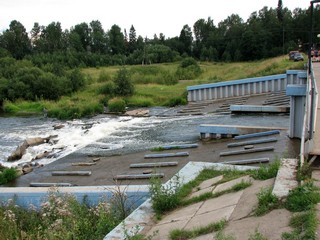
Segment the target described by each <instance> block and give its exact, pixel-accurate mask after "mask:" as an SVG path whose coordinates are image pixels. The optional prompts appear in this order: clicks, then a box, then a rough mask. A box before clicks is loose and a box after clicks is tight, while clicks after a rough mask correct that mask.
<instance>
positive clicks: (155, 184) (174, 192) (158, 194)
mask: <svg viewBox="0 0 320 240" xmlns="http://www.w3.org/2000/svg"><path fill="white" fill-rule="evenodd" d="M179 188H180V182H179V177H178V176H175V180H174V181H171V182H170V183H169V184H167V185H162V184H161V180H160V179H159V178H154V179H152V180H151V184H150V188H149V191H150V195H151V200H152V208H153V210H154V211H155V213H156V215H157V216H158V218H160V215H161V214H163V213H165V212H168V211H170V210H172V209H174V208H176V207H178V206H179V203H180V198H179V195H178V192H179Z"/></svg>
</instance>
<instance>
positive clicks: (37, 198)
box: [0, 186, 149, 208]
mask: <svg viewBox="0 0 320 240" xmlns="http://www.w3.org/2000/svg"><path fill="white" fill-rule="evenodd" d="M118 187H120V188H119V189H120V191H121V192H124V193H125V194H126V195H127V196H128V201H127V202H126V204H128V206H133V207H134V208H136V207H138V206H140V205H141V204H142V203H143V202H144V201H145V200H146V199H148V197H149V189H148V187H147V186H128V187H127V189H125V188H123V187H121V186H99V187H95V186H92V187H60V188H56V189H58V192H56V191H52V189H51V188H46V187H41V188H30V187H17V188H9V187H8V188H7V187H4V188H0V203H1V204H5V203H7V202H8V201H9V200H10V199H11V200H14V202H15V204H16V205H18V206H20V207H23V208H29V207H30V205H32V206H35V207H36V208H40V206H41V204H42V203H44V202H45V201H46V200H47V198H48V194H49V193H54V194H57V195H59V194H60V195H65V194H70V195H72V196H74V197H76V199H77V200H78V201H79V202H81V203H83V202H84V201H85V203H86V204H88V205H90V206H96V205H97V204H98V203H99V202H101V201H108V200H109V199H110V198H111V197H112V194H113V193H114V192H115V191H116V190H117V188H118ZM50 189H51V190H50Z"/></svg>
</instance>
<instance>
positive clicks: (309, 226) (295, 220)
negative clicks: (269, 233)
mask: <svg viewBox="0 0 320 240" xmlns="http://www.w3.org/2000/svg"><path fill="white" fill-rule="evenodd" d="M317 225H318V220H317V214H316V210H315V209H314V208H313V209H311V210H308V211H305V212H301V213H297V214H295V215H294V216H293V217H292V218H291V219H290V226H291V227H293V231H292V232H291V233H287V232H286V233H283V234H282V238H281V239H283V240H297V239H306V240H309V239H310V240H311V239H312V240H316V239H318V238H317ZM297 236H299V238H298V237H297Z"/></svg>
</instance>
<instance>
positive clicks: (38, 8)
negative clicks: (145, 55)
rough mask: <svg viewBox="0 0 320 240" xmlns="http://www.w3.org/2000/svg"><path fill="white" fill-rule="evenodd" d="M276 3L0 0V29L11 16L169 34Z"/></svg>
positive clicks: (291, 0)
mask: <svg viewBox="0 0 320 240" xmlns="http://www.w3.org/2000/svg"><path fill="white" fill-rule="evenodd" d="M282 3H283V7H287V8H288V9H290V10H294V9H295V8H297V7H298V8H302V9H306V8H308V7H309V6H310V0H282ZM277 5H278V0H265V1H264V0H227V1H221V0H220V1H217V0H198V1H194V0H193V1H192V0H158V1H154V0H0V32H2V31H4V30H6V29H8V28H9V25H10V22H11V21H12V20H17V21H19V22H20V23H22V24H23V25H24V27H25V28H26V30H27V31H28V32H30V30H31V29H32V27H33V24H34V23H35V22H38V23H39V24H40V25H43V26H47V25H48V24H50V23H52V22H60V23H61V26H62V29H63V30H65V29H70V27H72V26H75V25H77V24H80V23H83V22H86V23H88V24H89V23H90V22H91V21H92V20H98V21H100V22H101V24H102V26H103V28H104V30H105V31H108V30H109V29H110V28H111V26H112V25H114V24H116V25H118V26H119V27H120V28H121V30H122V31H124V29H126V31H127V33H129V30H130V27H131V25H133V26H134V28H135V30H136V34H137V35H141V36H142V37H148V38H153V36H154V34H157V35H158V36H159V34H160V33H163V34H164V35H165V37H166V38H171V37H176V36H179V35H180V31H181V29H182V28H183V26H184V25H186V24H188V25H189V26H190V27H191V28H192V26H193V24H194V23H195V22H196V21H197V20H199V19H201V18H203V19H206V20H207V19H208V17H210V18H211V19H212V20H213V22H214V24H215V25H216V26H217V25H218V23H219V22H220V21H223V20H224V19H226V18H227V17H228V16H230V15H231V14H238V15H239V16H240V17H241V18H242V19H243V20H244V21H246V20H247V19H248V18H249V16H250V15H251V13H252V12H255V11H259V10H261V9H262V8H263V7H264V6H267V7H272V8H276V7H277Z"/></svg>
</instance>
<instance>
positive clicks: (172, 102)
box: [165, 97, 188, 107]
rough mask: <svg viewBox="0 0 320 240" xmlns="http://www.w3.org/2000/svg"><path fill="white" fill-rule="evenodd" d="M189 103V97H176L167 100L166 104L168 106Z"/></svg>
mask: <svg viewBox="0 0 320 240" xmlns="http://www.w3.org/2000/svg"><path fill="white" fill-rule="evenodd" d="M187 103H188V102H187V99H185V98H184V97H174V98H171V99H170V100H169V101H167V102H166V103H165V105H166V106H168V107H175V106H179V105H186V104H187Z"/></svg>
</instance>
